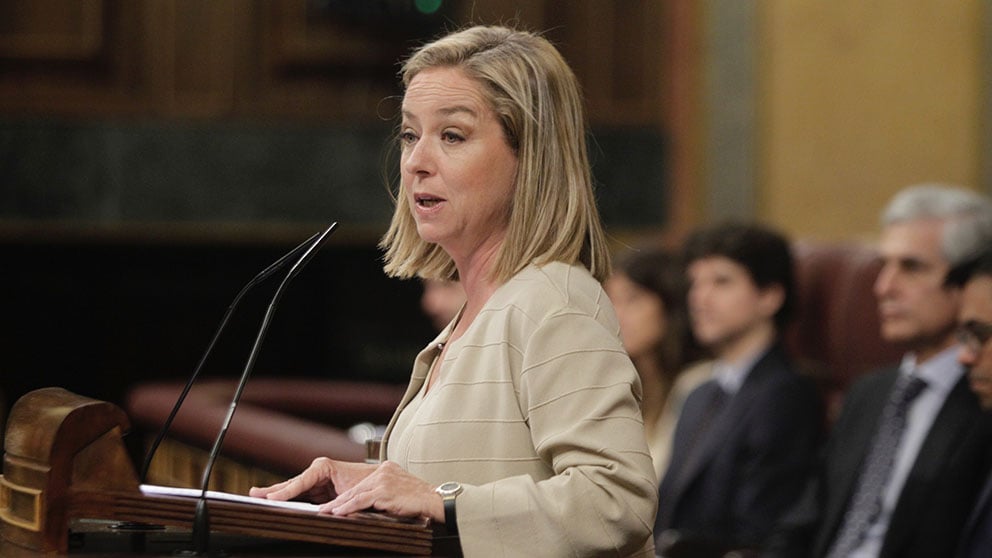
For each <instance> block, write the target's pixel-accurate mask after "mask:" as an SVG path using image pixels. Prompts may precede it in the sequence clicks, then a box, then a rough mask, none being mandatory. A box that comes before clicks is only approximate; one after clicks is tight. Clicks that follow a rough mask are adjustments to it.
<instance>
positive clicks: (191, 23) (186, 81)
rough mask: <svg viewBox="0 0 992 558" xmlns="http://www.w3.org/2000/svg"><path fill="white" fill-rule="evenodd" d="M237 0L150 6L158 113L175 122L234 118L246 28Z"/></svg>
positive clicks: (151, 76)
mask: <svg viewBox="0 0 992 558" xmlns="http://www.w3.org/2000/svg"><path fill="white" fill-rule="evenodd" d="M243 5H244V3H243V2H238V1H237V0H211V1H210V2H202V1H200V0H168V1H157V2H147V3H146V10H145V12H144V17H145V27H146V28H147V29H148V35H147V40H148V48H149V50H150V59H151V62H150V64H149V65H148V66H147V70H148V72H147V74H146V78H147V80H148V82H149V83H150V85H151V89H152V91H153V92H154V97H155V99H154V109H155V112H156V113H159V114H162V115H166V116H172V117H223V116H228V115H230V114H231V111H232V106H233V97H234V88H235V67H236V65H237V60H236V56H238V55H241V56H245V55H246V54H244V49H243V48H242V45H239V44H238V43H237V40H238V37H239V33H238V32H237V30H238V29H240V28H242V27H244V26H245V25H246V24H247V18H246V17H245V15H244V11H243V10H242V9H240V8H241V6H243Z"/></svg>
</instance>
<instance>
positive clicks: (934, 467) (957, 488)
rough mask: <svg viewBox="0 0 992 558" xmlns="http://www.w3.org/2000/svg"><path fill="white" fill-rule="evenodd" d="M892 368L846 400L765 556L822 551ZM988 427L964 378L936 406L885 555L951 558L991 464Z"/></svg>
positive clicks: (827, 545) (855, 472)
mask: <svg viewBox="0 0 992 558" xmlns="http://www.w3.org/2000/svg"><path fill="white" fill-rule="evenodd" d="M898 374H899V371H898V369H897V368H891V369H887V370H884V371H881V372H877V373H874V374H870V375H868V376H866V377H865V378H863V379H862V380H861V381H859V382H858V383H856V384H855V385H854V386H853V387H852V388H851V390H850V392H849V393H848V395H847V397H846V398H845V401H844V409H843V411H842V412H841V416H840V417H839V418H838V421H837V423H836V424H835V426H834V428H833V431H832V433H831V436H830V441H829V442H828V444H827V447H826V452H825V454H824V457H823V462H822V464H821V466H820V470H819V471H818V474H817V475H816V476H815V477H813V479H812V480H811V482H810V483H809V485H808V486H807V490H806V491H805V493H804V497H803V499H802V501H801V502H800V503H799V504H798V505H797V506H796V507H795V508H794V509H793V510H792V511H790V513H789V514H788V515H787V516H786V518H785V519H784V520H783V524H782V525H781V528H780V529H779V530H778V532H777V533H776V535H775V536H774V537H773V540H772V542H771V543H770V544H769V548H768V550H767V552H766V556H787V557H799V556H814V557H820V556H824V555H825V554H826V552H827V551H828V550H829V549H830V545H831V544H832V543H833V539H834V537H835V536H836V533H837V530H838V529H839V527H840V524H841V522H842V520H843V517H844V512H845V511H846V508H847V505H848V500H849V499H850V497H851V495H852V493H853V491H854V488H855V486H856V483H857V480H858V476H859V474H860V472H861V465H862V461H863V460H864V458H865V455H866V454H867V450H868V446H869V443H870V442H871V439H872V436H874V434H875V430H876V428H877V425H878V420H879V415H880V414H881V411H882V408H883V407H884V406H885V402H886V400H887V399H888V396H889V392H890V391H891V389H892V386H893V384H894V383H895V380H896V378H897V377H898ZM989 443H992V425H990V421H989V419H988V417H987V416H985V415H984V414H983V413H982V412H981V410H980V409H979V406H978V400H977V398H976V397H975V395H974V394H973V393H972V392H971V390H970V389H969V387H968V383H967V378H962V379H961V381H959V382H958V383H957V384H956V385H955V386H954V388H953V389H952V390H951V392H950V393H949V394H948V395H947V399H946V401H945V402H944V405H943V407H941V410H940V412H939V413H938V415H937V418H936V419H935V420H934V423H933V426H932V427H931V429H930V432H929V433H928V434H927V436H926V439H925V440H924V442H923V446H922V447H921V448H920V453H919V455H918V456H917V458H916V462H915V463H914V464H913V467H912V469H911V470H910V473H909V476H908V477H907V479H906V484H905V486H904V487H903V490H902V493H901V494H900V495H899V500H898V501H897V503H896V508H895V510H893V512H892V518H891V521H890V523H889V529H888V532H887V533H886V536H885V540H884V541H883V543H882V550H881V556H882V557H896V556H898V557H915V556H919V557H933V556H953V553H954V548H955V546H956V544H957V542H958V539H959V536H960V531H961V528H962V526H963V525H964V522H965V520H966V519H967V517H968V514H969V512H970V511H971V507H972V505H973V503H974V500H975V498H976V496H977V495H978V492H979V489H980V488H981V486H982V481H983V480H984V478H985V474H986V472H987V470H988V458H987V455H988V453H987V451H986V447H987V445H988V444H989Z"/></svg>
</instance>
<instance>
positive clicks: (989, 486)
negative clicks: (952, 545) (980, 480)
mask: <svg viewBox="0 0 992 558" xmlns="http://www.w3.org/2000/svg"><path fill="white" fill-rule="evenodd" d="M990 522H992V476H989V477H988V478H987V479H985V485H984V486H983V487H982V489H981V491H980V492H979V494H978V498H977V500H976V501H975V506H974V508H973V509H972V511H971V515H970V517H969V518H968V521H967V522H966V523H965V526H964V529H963V530H962V532H961V546H960V547H959V548H958V554H957V555H958V556H959V558H972V557H975V556H990V555H992V546H990V544H989V543H990V541H989V540H988V538H987V537H988V535H989V531H990V530H992V525H990Z"/></svg>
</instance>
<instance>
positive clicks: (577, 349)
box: [251, 27, 657, 556]
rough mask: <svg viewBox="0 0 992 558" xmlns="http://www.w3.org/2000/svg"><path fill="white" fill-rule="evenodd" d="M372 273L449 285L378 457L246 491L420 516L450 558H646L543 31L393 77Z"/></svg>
mask: <svg viewBox="0 0 992 558" xmlns="http://www.w3.org/2000/svg"><path fill="white" fill-rule="evenodd" d="M402 77H403V84H404V87H405V90H404V95H403V102H402V121H401V123H400V125H399V133H398V141H399V144H400V149H401V152H400V183H399V186H398V190H397V192H396V210H395V213H394V215H393V218H392V222H391V224H390V227H389V230H388V231H387V232H386V234H385V236H384V237H383V239H382V242H381V246H382V247H383V248H384V249H385V262H386V264H385V271H386V273H387V274H389V275H391V276H394V277H399V278H412V277H417V276H419V277H423V278H427V279H444V280H452V279H457V280H459V281H460V282H461V284H462V286H463V288H464V290H465V295H466V302H465V305H464V306H463V308H462V310H461V311H460V312H459V313H458V315H457V316H456V317H455V318H454V319H453V320H452V322H451V323H450V324H449V325H448V326H447V327H446V328H445V329H444V330H443V331H442V332H441V333H440V334H439V335H438V337H437V338H436V339H435V340H434V341H433V342H432V343H430V345H428V346H427V348H425V349H424V350H423V351H422V352H421V353H420V354H419V355H418V356H417V359H416V361H415V362H414V365H413V374H412V377H411V380H410V385H409V388H408V389H407V392H406V395H405V396H404V398H403V400H402V402H401V403H400V406H399V408H398V409H397V411H396V413H395V414H394V416H393V418H392V420H391V421H390V424H389V426H388V428H387V430H386V433H385V436H384V439H383V442H382V446H381V458H382V460H383V461H382V463H381V464H364V463H346V462H340V461H333V460H330V459H326V458H320V459H317V460H315V461H314V462H313V464H312V465H311V466H310V467H308V468H307V469H306V470H305V471H303V472H302V473H300V474H299V475H297V476H296V477H294V478H292V479H290V480H287V481H285V482H282V483H279V484H276V485H274V486H270V487H267V488H253V489H252V490H251V495H252V496H258V497H267V498H270V499H280V500H286V499H290V498H297V497H301V496H302V497H306V498H309V499H311V500H313V501H315V502H322V503H323V505H322V507H321V511H322V512H325V513H332V514H338V515H345V514H349V513H352V512H356V511H359V510H364V509H369V508H371V509H375V510H380V511H383V512H388V513H391V514H396V515H401V516H411V517H413V516H423V517H430V518H432V519H433V520H434V521H436V522H438V523H442V524H444V526H445V528H446V529H447V530H448V531H449V532H450V533H456V534H457V535H458V536H459V538H460V545H461V548H462V551H463V552H464V554H465V555H467V556H486V555H496V556H537V555H552V556H564V555H568V556H604V555H616V556H653V554H654V552H653V546H652V542H651V530H652V526H653V524H654V514H655V508H656V505H657V502H656V498H657V486H656V482H655V478H654V477H655V475H654V471H653V468H652V463H651V457H650V455H649V454H648V451H647V448H646V444H645V440H644V427H643V424H642V419H641V412H640V406H639V401H640V389H641V388H640V384H639V381H638V378H637V373H636V371H635V370H634V367H633V365H632V364H631V362H630V359H629V358H628V357H627V354H626V353H625V352H624V349H623V347H622V346H621V344H620V340H619V327H618V324H617V320H616V316H615V314H614V311H613V308H612V306H611V305H610V302H609V299H608V298H607V297H606V295H605V293H604V291H603V289H602V287H601V285H600V282H601V281H603V280H604V279H605V278H606V277H607V276H608V275H609V273H610V262H609V256H608V248H607V244H606V240H605V235H604V232H603V228H602V224H601V223H600V220H599V216H598V213H597V210H596V206H595V200H594V195H593V191H592V184H591V176H590V175H591V173H590V168H589V162H588V158H587V154H586V146H585V136H586V127H585V119H584V116H583V110H582V103H581V95H580V92H579V87H578V83H577V80H576V78H575V76H574V74H573V73H572V71H571V70H570V69H569V67H568V65H567V64H566V63H565V61H564V59H563V58H562V57H561V55H560V54H559V53H558V51H557V50H556V49H555V48H554V47H553V46H552V45H551V44H550V43H549V42H548V41H547V40H545V39H544V38H542V37H540V36H538V35H535V34H532V33H527V32H520V31H515V30H511V29H506V28H502V27H472V28H469V29H466V30H463V31H459V32H455V33H452V34H450V35H447V36H445V37H443V38H441V39H439V40H437V41H435V42H432V43H429V44H427V45H425V46H423V47H421V48H420V49H418V50H416V51H415V52H414V53H413V54H412V56H411V57H410V58H409V59H407V60H406V62H405V63H404V65H403V68H402Z"/></svg>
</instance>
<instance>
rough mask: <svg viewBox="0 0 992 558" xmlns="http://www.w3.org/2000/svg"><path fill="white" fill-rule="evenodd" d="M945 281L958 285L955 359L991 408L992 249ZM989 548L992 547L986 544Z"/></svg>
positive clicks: (956, 270)
mask: <svg viewBox="0 0 992 558" xmlns="http://www.w3.org/2000/svg"><path fill="white" fill-rule="evenodd" d="M947 284H948V285H949V286H953V287H959V288H961V289H962V291H961V310H960V311H959V312H958V342H959V343H961V349H960V352H959V353H958V361H959V362H961V364H962V365H964V366H965V368H967V369H968V382H969V383H970V384H971V389H972V391H974V392H975V395H977V396H978V399H979V400H980V401H981V403H982V408H984V409H986V410H992V349H990V348H989V347H988V346H987V345H988V340H989V338H990V337H992V250H989V251H987V252H985V253H983V254H982V255H981V256H979V257H978V258H976V259H974V260H971V261H969V262H965V263H964V264H962V265H959V266H957V267H955V268H954V269H952V270H951V272H950V273H949V274H948V276H947ZM989 548H990V550H992V547H989Z"/></svg>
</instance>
